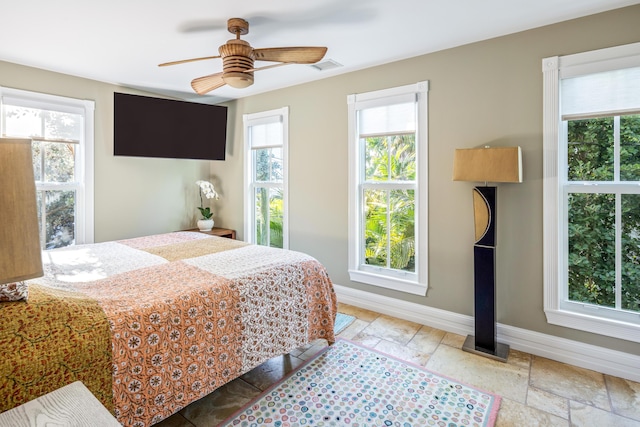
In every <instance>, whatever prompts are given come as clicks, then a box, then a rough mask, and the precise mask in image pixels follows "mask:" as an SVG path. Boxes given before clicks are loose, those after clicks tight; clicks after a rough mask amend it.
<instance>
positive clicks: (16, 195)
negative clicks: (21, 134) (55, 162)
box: [0, 138, 43, 285]
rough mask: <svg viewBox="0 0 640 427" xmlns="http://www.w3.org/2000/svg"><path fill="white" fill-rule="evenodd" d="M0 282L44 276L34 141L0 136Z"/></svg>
mask: <svg viewBox="0 0 640 427" xmlns="http://www.w3.org/2000/svg"><path fill="white" fill-rule="evenodd" d="M0 183H1V185H0V212H1V214H0V218H1V220H0V285H1V284H4V283H11V282H18V281H22V280H27V279H33V278H35V277H40V276H42V275H43V272H42V256H41V249H40V237H39V232H38V230H39V226H38V215H37V210H36V209H37V208H36V188H35V181H34V176H33V161H32V154H31V140H29V139H11V138H0Z"/></svg>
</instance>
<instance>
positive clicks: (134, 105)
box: [113, 92, 227, 160]
mask: <svg viewBox="0 0 640 427" xmlns="http://www.w3.org/2000/svg"><path fill="white" fill-rule="evenodd" d="M113 104H114V112H113V121H114V130H113V138H114V144H113V154H114V155H116V156H136V157H163V158H171V159H200V160H224V158H225V148H226V142H227V107H224V106H220V105H208V104H198V103H195V102H186V101H176V100H171V99H162V98H153V97H148V96H140V95H131V94H126V93H118V92H115V93H114V97H113Z"/></svg>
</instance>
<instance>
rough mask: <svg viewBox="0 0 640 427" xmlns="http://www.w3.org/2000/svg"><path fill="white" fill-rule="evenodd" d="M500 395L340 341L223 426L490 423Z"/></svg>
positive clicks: (407, 426) (449, 426) (409, 426)
mask: <svg viewBox="0 0 640 427" xmlns="http://www.w3.org/2000/svg"><path fill="white" fill-rule="evenodd" d="M500 399H501V398H500V396H497V395H495V394H493V393H489V392H485V391H482V390H478V389H476V388H474V387H471V386H468V385H465V384H462V383H460V382H458V381H455V380H452V379H450V378H446V377H442V376H440V375H437V374H435V373H433V372H430V371H427V370H425V369H424V368H422V367H419V366H416V365H413V364H410V363H408V362H405V361H402V360H399V359H396V358H394V357H391V356H389V355H385V354H383V353H380V352H378V351H376V350H373V349H370V348H367V347H364V346H361V345H359V344H356V343H354V342H351V341H348V340H344V339H339V340H338V341H336V343H335V344H334V345H332V346H330V347H327V348H326V349H324V350H323V351H321V352H320V353H318V354H317V355H315V356H314V357H313V358H312V359H311V360H309V361H307V362H306V363H305V364H304V365H302V366H301V367H300V368H298V369H296V370H295V371H293V372H291V373H290V374H289V375H288V376H287V377H286V378H284V379H283V380H281V381H280V382H278V383H276V384H275V385H274V386H272V387H271V388H269V389H268V390H266V391H265V392H263V393H262V394H261V395H260V396H258V398H257V399H255V400H254V401H253V402H251V403H249V404H248V405H247V406H245V407H244V408H243V409H241V410H240V411H238V412H237V413H235V414H234V415H233V416H231V418H229V419H227V420H226V421H225V422H224V423H222V424H221V425H223V426H246V427H258V426H277V427H294V426H351V427H373V426H375V427H378V426H399V427H415V426H446V427H454V426H476V427H488V426H493V425H494V424H495V420H496V415H497V413H498V409H499V408H500Z"/></svg>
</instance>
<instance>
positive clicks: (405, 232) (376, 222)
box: [364, 134, 416, 272]
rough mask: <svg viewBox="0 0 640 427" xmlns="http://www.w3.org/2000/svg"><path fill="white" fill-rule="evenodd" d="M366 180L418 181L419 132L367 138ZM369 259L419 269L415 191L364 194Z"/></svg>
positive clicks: (368, 262) (366, 246)
mask: <svg viewBox="0 0 640 427" xmlns="http://www.w3.org/2000/svg"><path fill="white" fill-rule="evenodd" d="M365 144H366V149H365V180H366V181H370V182H381V183H382V182H414V181H415V179H416V148H415V135H414V134H410V135H395V136H385V137H371V138H366V140H365ZM364 209H365V212H364V215H365V217H364V225H365V230H364V232H365V235H364V239H365V248H364V250H365V254H364V256H365V262H366V263H367V264H370V265H377V266H381V267H389V268H392V269H397V270H405V271H412V272H414V271H415V194H414V191H413V190H402V189H368V190H365V194H364Z"/></svg>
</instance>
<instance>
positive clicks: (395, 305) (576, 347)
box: [334, 284, 640, 382]
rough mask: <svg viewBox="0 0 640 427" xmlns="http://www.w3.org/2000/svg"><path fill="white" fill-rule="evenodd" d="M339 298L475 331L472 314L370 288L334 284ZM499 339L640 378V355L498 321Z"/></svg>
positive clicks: (439, 325) (404, 316)
mask: <svg viewBox="0 0 640 427" xmlns="http://www.w3.org/2000/svg"><path fill="white" fill-rule="evenodd" d="M334 288H335V291H336V295H337V297H338V301H340V302H341V303H344V304H349V305H354V306H356V307H361V308H365V309H368V310H372V311H375V312H377V313H382V314H387V315H389V316H393V317H398V318H400V319H405V320H409V321H411V322H415V323H420V324H422V325H427V326H430V327H432V328H437V329H442V330H444V331H447V332H453V333H456V334H458V335H468V334H472V333H473V317H472V316H467V315H464V314H458V313H453V312H451V311H446V310H441V309H438V308H433V307H428V306H425V305H422V304H416V303H413V302H407V301H403V300H398V299H395V298H389V297H385V296H382V295H378V294H374V293H371V292H365V291H360V290H357V289H352V288H348V287H346V286H341V285H335V284H334ZM497 334H498V341H500V342H501V343H504V344H507V345H509V346H510V347H511V348H513V349H514V350H520V351H524V352H527V353H530V354H533V355H536V356H541V357H546V358H548V359H552V360H557V361H558V362H563V363H568V364H570V365H574V366H579V367H581V368H586V369H591V370H593V371H596V372H601V373H603V374H608V375H613V376H616V377H620V378H626V379H629V380H632V381H636V382H640V356H636V355H633V354H629V353H624V352H621V351H616V350H610V349H607V348H604V347H598V346H595V345H591V344H585V343H581V342H579V341H573V340H569V339H566V338H560V337H556V336H553V335H547V334H543V333H540V332H534V331H530V330H528V329H522V328H516V327H514V326H509V325H502V324H500V323H498V325H497Z"/></svg>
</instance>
